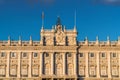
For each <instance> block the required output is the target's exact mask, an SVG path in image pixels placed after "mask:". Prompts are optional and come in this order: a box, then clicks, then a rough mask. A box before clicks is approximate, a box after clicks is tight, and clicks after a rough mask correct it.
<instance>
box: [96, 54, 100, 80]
mask: <svg viewBox="0 0 120 80" xmlns="http://www.w3.org/2000/svg"><path fill="white" fill-rule="evenodd" d="M99 55H100V54H99V52H97V57H96V62H97V78H100V63H99V62H100V57H99Z"/></svg>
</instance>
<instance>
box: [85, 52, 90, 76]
mask: <svg viewBox="0 0 120 80" xmlns="http://www.w3.org/2000/svg"><path fill="white" fill-rule="evenodd" d="M85 57H86V59H85V60H86V74H85V75H86V77H89V74H88V53H87V52H86V56H85Z"/></svg>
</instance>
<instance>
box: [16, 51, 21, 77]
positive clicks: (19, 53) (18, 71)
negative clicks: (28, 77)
mask: <svg viewBox="0 0 120 80" xmlns="http://www.w3.org/2000/svg"><path fill="white" fill-rule="evenodd" d="M20 55H21V52H18V68H17V77H18V78H20Z"/></svg>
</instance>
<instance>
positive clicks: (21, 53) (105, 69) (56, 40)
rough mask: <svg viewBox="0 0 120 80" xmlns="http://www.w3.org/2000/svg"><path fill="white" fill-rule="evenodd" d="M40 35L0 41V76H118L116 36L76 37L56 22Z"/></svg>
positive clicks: (24, 79)
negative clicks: (93, 38)
mask: <svg viewBox="0 0 120 80" xmlns="http://www.w3.org/2000/svg"><path fill="white" fill-rule="evenodd" d="M40 35H41V40H40V41H33V40H32V38H31V37H30V40H29V41H22V40H21V38H20V39H19V40H18V41H12V40H11V39H10V38H9V39H8V40H7V41H0V80H120V38H119V39H118V40H117V41H110V40H109V37H108V38H107V41H99V40H98V37H97V38H96V41H89V40H88V39H87V38H86V39H85V40H84V41H77V39H76V38H77V30H76V27H74V28H73V30H67V29H65V27H64V28H63V26H62V25H61V24H60V23H57V24H56V25H55V26H53V27H52V29H51V30H46V29H44V27H43V26H42V29H41V31H40Z"/></svg>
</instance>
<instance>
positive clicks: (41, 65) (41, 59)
mask: <svg viewBox="0 0 120 80" xmlns="http://www.w3.org/2000/svg"><path fill="white" fill-rule="evenodd" d="M42 70H43V53H42V52H41V53H40V71H39V76H41V75H42Z"/></svg>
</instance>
